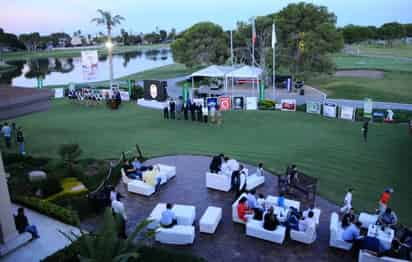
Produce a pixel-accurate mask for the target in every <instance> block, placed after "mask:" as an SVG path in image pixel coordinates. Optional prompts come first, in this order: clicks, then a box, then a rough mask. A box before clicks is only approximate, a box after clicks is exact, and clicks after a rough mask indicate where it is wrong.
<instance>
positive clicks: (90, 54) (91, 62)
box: [81, 50, 99, 80]
mask: <svg viewBox="0 0 412 262" xmlns="http://www.w3.org/2000/svg"><path fill="white" fill-rule="evenodd" d="M81 57H82V70H83V79H84V80H94V79H96V76H97V65H98V63H99V60H98V56H97V50H88V51H82V52H81Z"/></svg>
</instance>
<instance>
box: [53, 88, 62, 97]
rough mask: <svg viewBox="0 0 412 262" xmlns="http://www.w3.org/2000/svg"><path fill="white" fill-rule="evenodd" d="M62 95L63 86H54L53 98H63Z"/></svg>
mask: <svg viewBox="0 0 412 262" xmlns="http://www.w3.org/2000/svg"><path fill="white" fill-rule="evenodd" d="M63 97H64V89H63V88H55V89H54V98H63Z"/></svg>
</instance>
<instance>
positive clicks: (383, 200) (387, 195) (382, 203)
mask: <svg viewBox="0 0 412 262" xmlns="http://www.w3.org/2000/svg"><path fill="white" fill-rule="evenodd" d="M392 193H393V189H392V188H387V189H385V191H383V193H382V195H381V197H380V198H379V214H383V213H384V212H385V210H386V208H387V207H388V203H389V200H390V199H391V195H392Z"/></svg>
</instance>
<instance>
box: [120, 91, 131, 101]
mask: <svg viewBox="0 0 412 262" xmlns="http://www.w3.org/2000/svg"><path fill="white" fill-rule="evenodd" d="M120 97H121V98H122V101H130V96H129V92H127V91H120Z"/></svg>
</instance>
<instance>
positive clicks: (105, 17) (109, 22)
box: [91, 9, 124, 87]
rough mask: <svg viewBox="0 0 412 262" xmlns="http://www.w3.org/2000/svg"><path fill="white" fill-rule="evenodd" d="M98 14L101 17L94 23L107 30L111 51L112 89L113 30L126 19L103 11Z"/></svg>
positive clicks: (111, 72)
mask: <svg viewBox="0 0 412 262" xmlns="http://www.w3.org/2000/svg"><path fill="white" fill-rule="evenodd" d="M97 12H98V13H99V14H100V16H99V17H96V18H93V19H92V21H91V22H92V23H96V24H97V25H104V26H106V29H107V48H108V50H109V65H110V87H112V84H113V61H112V47H113V44H112V28H113V27H115V26H116V25H120V23H121V21H122V20H124V17H122V16H120V15H114V16H113V15H112V14H111V13H110V12H109V11H103V10H101V9H97Z"/></svg>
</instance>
